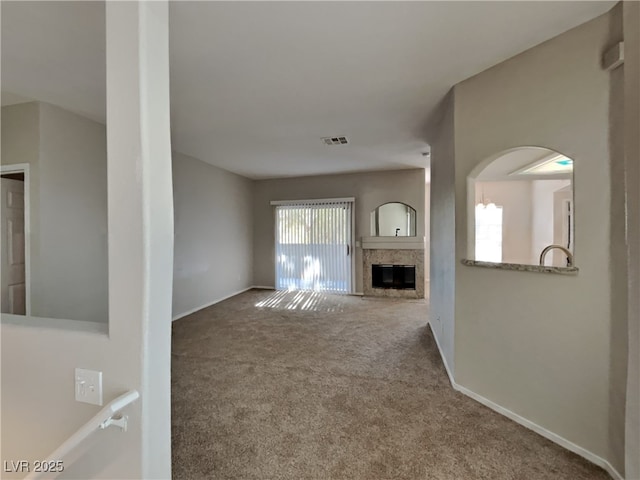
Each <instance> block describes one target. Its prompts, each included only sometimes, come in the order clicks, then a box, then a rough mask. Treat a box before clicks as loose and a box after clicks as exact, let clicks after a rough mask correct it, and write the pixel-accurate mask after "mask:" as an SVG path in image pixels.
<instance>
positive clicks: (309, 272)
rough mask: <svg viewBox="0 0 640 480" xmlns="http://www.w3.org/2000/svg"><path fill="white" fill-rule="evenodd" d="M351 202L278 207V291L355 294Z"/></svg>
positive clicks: (290, 204)
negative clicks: (352, 266)
mask: <svg viewBox="0 0 640 480" xmlns="http://www.w3.org/2000/svg"><path fill="white" fill-rule="evenodd" d="M352 205H353V203H352V202H351V201H331V200H326V201H323V200H317V201H314V202H313V203H309V202H305V203H299V204H296V203H288V204H286V205H278V206H276V288H277V289H279V290H313V291H322V292H332V293H349V292H351V254H352V252H351V214H352V208H351V207H352Z"/></svg>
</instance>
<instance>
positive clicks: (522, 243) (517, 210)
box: [475, 180, 533, 264]
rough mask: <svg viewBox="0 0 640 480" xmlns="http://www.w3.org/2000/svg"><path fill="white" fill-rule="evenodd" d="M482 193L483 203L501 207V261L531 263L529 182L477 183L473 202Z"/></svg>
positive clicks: (478, 198) (530, 188)
mask: <svg viewBox="0 0 640 480" xmlns="http://www.w3.org/2000/svg"><path fill="white" fill-rule="evenodd" d="M483 194H484V200H485V202H493V203H495V204H496V205H498V206H502V261H503V262H505V263H524V264H527V263H531V229H532V220H533V217H532V214H533V205H532V187H531V182H530V181H527V180H524V181H514V182H476V199H475V202H476V203H478V202H481V201H482V195H483Z"/></svg>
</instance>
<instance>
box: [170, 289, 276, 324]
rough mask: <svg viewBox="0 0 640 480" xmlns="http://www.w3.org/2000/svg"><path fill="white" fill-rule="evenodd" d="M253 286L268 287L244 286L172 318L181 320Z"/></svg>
mask: <svg viewBox="0 0 640 480" xmlns="http://www.w3.org/2000/svg"><path fill="white" fill-rule="evenodd" d="M252 288H266V287H254V286H250V287H247V288H243V289H242V290H238V291H237V292H234V293H230V294H229V295H226V296H224V297H222V298H218V299H217V300H214V301H213V302H209V303H206V304H204V305H201V306H199V307H196V308H193V309H191V310H188V311H186V312H184V313H179V314H177V315H176V316H175V317H173V318H172V319H171V321H172V322H175V321H176V320H179V319H181V318H183V317H186V316H188V315H191V314H192V313H196V312H198V311H200V310H202V309H204V308H207V307H210V306H211V305H215V304H216V303H220V302H223V301H225V300H227V299H229V298H231V297H235V296H236V295H240V294H241V293H244V292H247V291H249V290H251V289H252Z"/></svg>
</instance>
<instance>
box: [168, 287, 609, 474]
mask: <svg viewBox="0 0 640 480" xmlns="http://www.w3.org/2000/svg"><path fill="white" fill-rule="evenodd" d="M427 314H428V305H427V303H426V302H424V301H418V300H393V299H363V298H359V297H353V296H337V295H335V296H334V295H324V294H318V293H311V292H305V293H302V292H290V293H289V292H273V291H264V290H251V291H249V292H246V293H243V294H241V295H238V296H236V297H233V298H231V299H229V300H226V301H224V302H221V303H219V304H216V305H214V306H212V307H209V308H206V309H204V310H201V311H199V312H197V313H195V314H193V315H189V316H188V317H185V318H183V319H181V320H178V321H176V322H174V325H173V355H172V438H173V478H174V479H179V480H181V479H261V480H262V479H292V480H302V479H314V480H315V479H318V480H324V479H327V480H330V479H336V480H337V479H362V480H376V479H432V480H475V479H491V480H499V479H505V480H506V479H509V480H539V479H540V480H542V479H554V480H557V479H567V480H582V479H608V478H609V477H608V475H607V474H606V473H605V472H604V471H603V470H601V469H600V468H598V467H596V466H594V465H592V464H591V463H589V462H587V461H586V460H583V459H582V458H581V457H579V456H577V455H575V454H573V453H571V452H569V451H567V450H564V449H562V448H561V447H559V446H557V445H555V444H554V443H552V442H550V441H548V440H546V439H545V438H543V437H541V436H539V435H537V434H535V433H533V432H531V431H529V430H527V429H526V428H524V427H522V426H520V425H518V424H516V423H514V422H512V421H511V420H509V419H507V418H505V417H503V416H501V415H499V414H497V413H495V412H493V411H492V410H490V409H488V408H486V407H484V406H482V405H481V404H479V403H477V402H475V401H473V400H471V399H470V398H468V397H466V396H464V395H462V394H460V393H458V392H456V391H454V390H453V389H452V388H451V386H450V384H449V380H448V378H447V375H446V372H445V370H444V367H443V365H442V362H441V359H440V356H439V353H438V349H437V346H436V344H435V342H434V339H433V336H432V333H431V330H430V329H429V326H428V325H427Z"/></svg>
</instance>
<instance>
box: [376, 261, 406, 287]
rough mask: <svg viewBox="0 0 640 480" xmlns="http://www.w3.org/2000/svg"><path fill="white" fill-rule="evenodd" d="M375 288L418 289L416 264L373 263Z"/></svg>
mask: <svg viewBox="0 0 640 480" xmlns="http://www.w3.org/2000/svg"><path fill="white" fill-rule="evenodd" d="M371 277H372V284H373V285H372V286H373V288H395V289H397V290H415V289H416V266H415V265H371Z"/></svg>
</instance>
